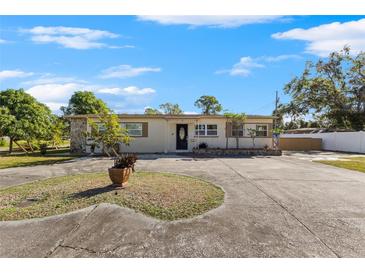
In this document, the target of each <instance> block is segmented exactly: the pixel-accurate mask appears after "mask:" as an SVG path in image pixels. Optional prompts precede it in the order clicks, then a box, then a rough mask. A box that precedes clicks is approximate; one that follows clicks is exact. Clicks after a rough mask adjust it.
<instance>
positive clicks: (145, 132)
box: [142, 122, 148, 137]
mask: <svg viewBox="0 0 365 274" xmlns="http://www.w3.org/2000/svg"><path fill="white" fill-rule="evenodd" d="M142 137H148V123H147V122H144V123H142Z"/></svg>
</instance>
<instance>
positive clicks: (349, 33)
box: [272, 19, 365, 56]
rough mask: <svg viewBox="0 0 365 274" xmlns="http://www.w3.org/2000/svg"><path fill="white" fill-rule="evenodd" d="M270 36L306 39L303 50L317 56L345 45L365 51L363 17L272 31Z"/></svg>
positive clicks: (325, 54)
mask: <svg viewBox="0 0 365 274" xmlns="http://www.w3.org/2000/svg"><path fill="white" fill-rule="evenodd" d="M272 37H273V38H275V39H286V40H301V41H306V42H307V45H306V49H305V51H306V52H307V53H311V54H314V55H318V56H327V55H328V54H329V53H330V52H332V51H337V50H340V49H342V48H343V47H344V46H345V45H348V46H350V47H351V49H352V53H358V52H360V51H365V19H360V20H358V21H349V22H344V23H339V22H334V23H330V24H323V25H319V26H317V27H313V28H309V29H302V28H296V29H292V30H289V31H286V32H278V33H274V34H273V35H272Z"/></svg>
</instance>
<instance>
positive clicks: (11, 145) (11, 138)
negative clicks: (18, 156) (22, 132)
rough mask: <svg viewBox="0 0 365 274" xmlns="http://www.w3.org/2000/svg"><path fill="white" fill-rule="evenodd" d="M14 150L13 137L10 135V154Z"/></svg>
mask: <svg viewBox="0 0 365 274" xmlns="http://www.w3.org/2000/svg"><path fill="white" fill-rule="evenodd" d="M12 152H13V137H10V142H9V154H11V153H12Z"/></svg>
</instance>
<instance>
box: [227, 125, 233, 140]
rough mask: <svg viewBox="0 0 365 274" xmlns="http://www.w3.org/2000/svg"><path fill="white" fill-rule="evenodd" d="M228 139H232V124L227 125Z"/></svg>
mask: <svg viewBox="0 0 365 274" xmlns="http://www.w3.org/2000/svg"><path fill="white" fill-rule="evenodd" d="M226 137H232V123H231V122H227V123H226Z"/></svg>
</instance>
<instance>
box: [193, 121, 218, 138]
mask: <svg viewBox="0 0 365 274" xmlns="http://www.w3.org/2000/svg"><path fill="white" fill-rule="evenodd" d="M200 125H201V126H204V135H202V134H197V133H199V131H202V129H199V126H200ZM211 125H213V126H216V127H217V129H216V131H217V134H215V135H208V126H211ZM197 127H198V129H197ZM209 131H212V130H209ZM194 134H195V136H199V137H217V136H218V124H196V125H195V128H194Z"/></svg>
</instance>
